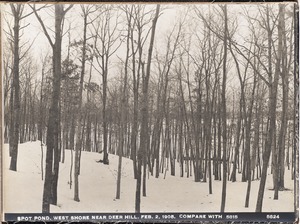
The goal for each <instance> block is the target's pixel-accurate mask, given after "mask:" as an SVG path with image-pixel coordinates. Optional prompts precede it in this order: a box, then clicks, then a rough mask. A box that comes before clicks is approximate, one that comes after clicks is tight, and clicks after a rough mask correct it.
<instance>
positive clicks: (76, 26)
mask: <svg viewBox="0 0 300 224" xmlns="http://www.w3.org/2000/svg"><path fill="white" fill-rule="evenodd" d="M260 4H261V3H260ZM197 5H198V7H200V8H201V10H202V11H203V12H204V13H208V12H209V10H211V12H212V13H215V14H216V12H215V11H214V10H213V8H214V7H215V8H218V6H217V4H203V3H202V4H197ZM39 6H40V4H37V8H38V7H39ZM210 6H211V7H210ZM148 7H150V8H153V9H155V5H154V4H151V5H149V6H148ZM192 7H193V4H162V5H161V9H164V10H163V13H162V15H161V17H160V18H159V20H158V23H157V29H156V37H155V42H156V43H155V46H156V48H155V49H154V52H153V54H155V50H156V49H157V50H158V51H162V54H164V53H165V52H164V51H163V46H165V41H166V37H167V34H168V33H170V31H171V30H172V29H173V27H174V25H175V24H178V21H179V19H180V18H182V17H183V15H185V14H186V13H187V15H188V17H190V21H192V23H193V22H194V25H193V26H195V27H192V26H191V27H188V26H189V25H186V27H184V29H186V30H188V32H193V31H194V32H201V31H202V27H203V25H202V24H201V23H200V22H197V20H198V19H197V18H195V17H194V16H193V10H192ZM51 8H53V7H51ZM209 8H210V9H209ZM3 9H4V10H3V11H4V18H5V19H4V20H2V21H3V27H4V29H5V30H8V24H7V22H6V21H8V22H9V23H10V24H12V17H11V16H10V15H9V13H10V7H9V5H8V4H3ZM243 10H246V11H248V12H249V13H250V14H253V15H254V14H256V13H257V6H256V4H254V3H252V4H229V6H228V15H229V18H231V20H236V23H237V24H238V29H237V31H236V34H235V39H236V40H237V41H241V44H242V41H243V39H244V38H247V37H248V36H249V31H248V24H247V21H246V19H245V17H243V16H242V13H243ZM26 12H31V9H30V7H28V6H27V7H26ZM39 14H40V15H41V17H42V19H43V21H44V22H45V24H46V26H47V28H48V30H50V29H52V30H53V25H54V18H53V14H54V13H53V10H52V11H51V10H50V9H46V10H45V9H43V10H41V11H40V12H39ZM198 21H200V20H198ZM82 23H83V22H82V19H81V17H80V7H79V5H75V6H74V7H73V8H72V9H71V11H69V12H68V13H67V17H66V20H65V26H64V28H65V30H66V29H67V28H68V27H69V24H71V27H72V31H71V40H72V39H74V38H75V39H76V40H79V39H80V38H81V35H82ZM23 25H28V26H27V27H26V28H25V29H24V34H23V36H22V40H23V41H24V40H26V41H29V42H30V43H31V42H33V41H34V44H33V46H32V49H31V54H32V55H33V57H34V58H35V59H36V60H37V65H38V67H40V64H41V63H40V58H41V57H42V55H45V54H46V53H47V52H48V53H49V55H51V54H52V51H51V48H50V45H49V42H48V40H47V39H46V37H45V35H44V33H43V32H42V28H41V26H40V24H39V22H38V21H37V19H36V17H35V15H34V14H32V15H30V16H29V17H27V18H26V19H24V21H23ZM193 29H195V30H193ZM50 33H52V34H53V32H51V31H50ZM3 36H4V35H3ZM67 42H68V35H65V36H64V38H63V51H62V55H63V56H62V58H65V55H66V46H67ZM4 44H5V42H4ZM147 49H148V47H147V46H146V47H145V50H144V51H145V53H147ZM124 54H125V45H123V46H121V47H120V49H119V50H118V51H117V52H116V55H118V56H120V57H122V55H123V56H124ZM112 61H115V62H118V63H119V62H120V60H119V59H118V57H117V56H114V58H112ZM118 63H117V64H118ZM119 64H120V63H119ZM87 68H89V66H87ZM234 68H235V67H234ZM38 69H41V68H38ZM118 72H119V69H118V68H116V66H115V65H113V68H112V69H111V70H110V73H118ZM94 78H95V81H96V82H100V76H99V75H95V76H94ZM97 78H98V81H97ZM230 78H231V79H236V77H235V76H230V74H229V80H230ZM234 86H235V84H234V85H233V87H234ZM229 88H230V87H229Z"/></svg>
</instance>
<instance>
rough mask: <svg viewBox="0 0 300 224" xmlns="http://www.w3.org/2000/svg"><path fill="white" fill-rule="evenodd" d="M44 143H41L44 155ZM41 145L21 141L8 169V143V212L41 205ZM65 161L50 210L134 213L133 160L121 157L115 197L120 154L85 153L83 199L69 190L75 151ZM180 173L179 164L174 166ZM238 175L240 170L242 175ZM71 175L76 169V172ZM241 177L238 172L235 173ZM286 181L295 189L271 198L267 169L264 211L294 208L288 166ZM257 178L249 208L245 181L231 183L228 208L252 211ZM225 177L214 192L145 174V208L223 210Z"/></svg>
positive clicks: (189, 181) (187, 180) (177, 179)
mask: <svg viewBox="0 0 300 224" xmlns="http://www.w3.org/2000/svg"><path fill="white" fill-rule="evenodd" d="M45 150H46V147H45V146H43V153H44V159H45ZM41 153H42V152H41V144H40V142H38V141H36V142H28V143H24V144H20V145H19V156H18V167H17V169H18V171H17V172H12V171H10V170H9V162H10V159H9V155H8V145H5V146H4V153H3V154H4V155H3V156H4V158H5V160H4V182H5V184H4V192H5V193H4V208H5V212H8V213H9V212H24V213H33V212H41V210H42V194H43V181H42V173H41ZM65 156H66V157H65V163H60V173H59V183H58V205H57V206H51V211H52V212H134V206H135V188H136V181H135V180H134V179H133V167H132V161H131V160H129V159H126V158H123V167H122V180H121V199H118V200H117V199H115V195H116V178H117V167H118V157H117V156H115V155H109V160H110V164H109V165H103V164H102V163H96V160H99V159H100V158H102V155H101V154H99V153H91V152H82V160H81V175H80V176H79V181H80V186H79V191H80V202H75V201H74V200H73V194H74V192H73V191H74V190H73V186H72V189H70V160H71V150H66V151H65ZM176 172H177V173H176V175H179V173H178V172H179V169H177V170H176ZM238 175H239V174H238ZM72 178H73V174H72ZM237 178H238V180H240V179H241V178H240V176H237ZM285 178H286V179H285V185H286V187H287V188H289V189H291V190H289V191H280V192H279V200H273V194H274V191H272V190H270V188H272V186H273V183H272V175H271V174H268V178H267V184H266V190H265V197H264V202H263V212H275V211H280V212H292V211H293V203H294V196H293V194H294V192H293V190H292V189H293V181H292V180H291V172H290V171H288V170H287V171H286V174H285ZM258 187H259V181H253V182H252V186H251V195H250V207H249V208H245V207H244V203H245V197H246V190H247V183H245V182H235V183H232V182H228V184H227V199H226V208H225V212H254V211H255V205H256V200H257V193H258ZM221 191H222V182H221V181H213V194H211V195H210V194H208V182H207V183H203V182H198V183H196V182H194V179H193V177H190V178H186V177H183V178H181V177H179V176H170V174H169V173H167V175H166V179H164V178H163V174H161V176H160V177H159V178H158V179H157V178H155V177H152V176H150V177H149V178H148V179H147V197H142V201H141V212H164V211H167V212H219V211H220V206H221Z"/></svg>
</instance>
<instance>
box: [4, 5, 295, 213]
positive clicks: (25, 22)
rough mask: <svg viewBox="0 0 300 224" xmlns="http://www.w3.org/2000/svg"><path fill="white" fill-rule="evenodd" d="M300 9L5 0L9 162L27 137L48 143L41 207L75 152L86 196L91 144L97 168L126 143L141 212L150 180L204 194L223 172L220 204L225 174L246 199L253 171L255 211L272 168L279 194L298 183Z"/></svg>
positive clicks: (50, 199)
mask: <svg viewBox="0 0 300 224" xmlns="http://www.w3.org/2000/svg"><path fill="white" fill-rule="evenodd" d="M295 7H296V6H295V5H294V4H260V5H233V4H229V5H226V4H225V5H217V4H216V5H210V6H208V5H205V4H186V5H170V4H169V5H164V4H162V5H155V4H150V5H145V4H119V5H118V4H114V5H109V4H94V5H88V4H86V5H79V4H74V5H67V4H66V5H63V4H55V5H51V4H48V5H43V4H5V5H3V6H2V9H3V14H4V15H3V21H2V23H3V32H2V37H3V42H4V43H3V63H2V67H3V105H4V124H3V126H4V127H3V130H4V142H5V143H8V144H9V154H10V159H11V161H10V170H12V171H17V170H18V166H17V164H18V159H19V158H18V145H19V144H20V143H24V142H27V141H36V140H40V141H41V144H42V145H43V144H44V145H46V147H47V150H46V153H45V154H42V156H43V157H44V158H46V163H45V164H42V167H43V166H45V169H42V178H43V181H44V189H43V201H42V202H41V203H42V212H43V213H48V212H50V204H53V205H56V204H57V191H58V188H57V183H58V179H59V167H60V164H61V163H64V161H65V153H67V151H68V152H69V151H71V153H72V163H71V164H72V165H71V167H70V188H72V189H73V190H74V200H75V201H78V203H80V192H81V191H83V190H86V189H81V188H80V178H79V177H80V169H81V167H82V166H85V164H84V163H81V152H82V151H87V152H99V157H98V158H95V162H98V163H99V166H106V165H108V164H109V159H110V155H111V154H116V155H118V158H119V162H118V168H117V169H118V176H117V185H116V199H120V200H121V199H122V195H121V194H120V192H121V190H120V189H121V188H123V187H124V188H125V187H126V186H123V185H122V175H121V169H122V159H123V158H130V159H131V160H132V170H133V172H134V179H135V180H133V181H136V195H135V211H136V212H141V209H140V204H141V201H142V200H143V197H146V196H147V180H148V178H168V175H180V176H181V177H182V178H193V179H194V181H195V182H207V188H208V191H209V194H213V193H214V187H213V182H214V181H222V194H221V195H220V197H222V199H221V204H220V211H221V212H224V211H225V209H226V190H227V188H226V187H227V183H228V182H229V181H232V182H235V181H241V182H247V193H246V195H244V196H243V197H244V198H245V207H248V205H249V197H251V183H252V182H253V181H254V180H255V181H257V180H259V182H260V184H259V193H258V197H257V203H256V209H255V211H256V212H261V211H262V208H263V199H264V193H265V188H266V187H265V185H266V177H267V172H271V173H272V178H273V190H274V200H280V193H281V192H282V191H285V190H293V189H286V188H285V179H284V177H285V175H286V172H290V173H291V177H292V178H294V171H295V159H294V158H295V154H297V153H298V151H295V149H296V148H295V147H294V145H295V144H296V143H295V135H296V134H297V133H296V131H297V129H296V124H295V123H296V121H297V119H298V118H297V113H296V109H297V108H296V104H295V103H294V102H296V98H297V89H298V77H297V75H296V74H297V72H298V71H297V66H298V65H297V60H294V59H295V52H296V51H295V41H294V39H295V32H294V31H295V29H296V28H295V27H298V20H297V19H296V20H295V18H296V14H295ZM100 155H101V156H100ZM96 160H97V161H96ZM42 161H43V158H41V162H42ZM238 174H240V175H239V176H238ZM240 177H241V178H240ZM91 181H92V180H91ZM187 187H188V186H187ZM291 203H293V202H291Z"/></svg>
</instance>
